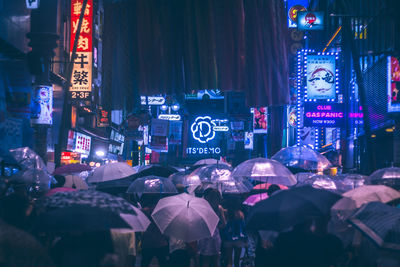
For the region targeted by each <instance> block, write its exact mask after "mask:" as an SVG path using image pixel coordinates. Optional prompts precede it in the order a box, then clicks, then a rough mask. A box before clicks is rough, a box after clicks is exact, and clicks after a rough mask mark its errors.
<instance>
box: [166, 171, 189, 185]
mask: <svg viewBox="0 0 400 267" xmlns="http://www.w3.org/2000/svg"><path fill="white" fill-rule="evenodd" d="M187 175H188V174H187V173H186V172H184V171H183V172H176V173H173V174H171V175H170V176H169V177H168V179H170V180H171V181H172V182H173V183H174V185H177V184H182V185H183V184H184V182H185V176H187Z"/></svg>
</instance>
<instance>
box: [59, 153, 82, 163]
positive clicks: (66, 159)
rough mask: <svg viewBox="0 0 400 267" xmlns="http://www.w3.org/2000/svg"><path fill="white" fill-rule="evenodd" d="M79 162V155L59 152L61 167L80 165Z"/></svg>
mask: <svg viewBox="0 0 400 267" xmlns="http://www.w3.org/2000/svg"><path fill="white" fill-rule="evenodd" d="M80 162H81V154H79V153H76V152H67V151H63V152H61V165H68V164H72V163H80Z"/></svg>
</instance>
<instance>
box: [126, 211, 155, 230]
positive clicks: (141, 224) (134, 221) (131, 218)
mask: <svg viewBox="0 0 400 267" xmlns="http://www.w3.org/2000/svg"><path fill="white" fill-rule="evenodd" d="M132 209H133V210H134V211H135V212H136V215H133V214H128V213H120V214H119V215H120V216H121V218H122V219H124V221H126V222H127V223H128V224H129V226H130V227H131V228H132V229H133V231H134V232H144V231H146V229H147V227H148V226H149V225H150V220H149V219H148V218H147V216H146V215H145V214H144V213H143V212H142V211H141V210H140V209H138V208H136V207H134V206H132Z"/></svg>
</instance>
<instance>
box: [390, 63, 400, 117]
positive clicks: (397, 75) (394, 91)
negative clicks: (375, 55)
mask: <svg viewBox="0 0 400 267" xmlns="http://www.w3.org/2000/svg"><path fill="white" fill-rule="evenodd" d="M399 92H400V64H399V59H398V58H396V57H388V112H400V93H399Z"/></svg>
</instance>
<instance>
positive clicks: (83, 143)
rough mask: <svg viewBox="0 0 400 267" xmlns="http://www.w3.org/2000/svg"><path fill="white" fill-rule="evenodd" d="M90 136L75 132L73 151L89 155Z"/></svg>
mask: <svg viewBox="0 0 400 267" xmlns="http://www.w3.org/2000/svg"><path fill="white" fill-rule="evenodd" d="M91 141H92V138H91V137H90V136H88V135H86V134H81V133H76V135H75V150H74V151H75V152H79V153H82V154H86V155H89V154H90V145H91Z"/></svg>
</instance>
